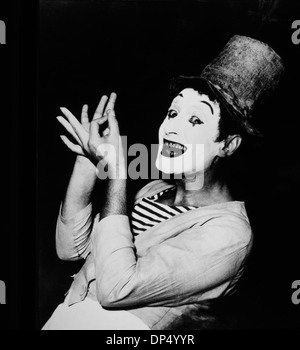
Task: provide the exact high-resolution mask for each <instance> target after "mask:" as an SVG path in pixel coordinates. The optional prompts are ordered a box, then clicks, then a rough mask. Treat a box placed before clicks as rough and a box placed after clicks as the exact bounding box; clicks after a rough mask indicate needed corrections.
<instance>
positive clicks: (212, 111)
mask: <svg viewBox="0 0 300 350" xmlns="http://www.w3.org/2000/svg"><path fill="white" fill-rule="evenodd" d="M178 96H180V97H183V95H182V93H180V94H178ZM200 102H202V103H205V104H206V105H207V106H208V107H209V108H210V110H211V113H212V114H214V110H213V108H212V106H211V105H210V104H209V103H208V102H206V101H200Z"/></svg>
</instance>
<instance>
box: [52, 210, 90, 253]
mask: <svg viewBox="0 0 300 350" xmlns="http://www.w3.org/2000/svg"><path fill="white" fill-rule="evenodd" d="M93 221H94V220H93V217H92V205H91V204H89V205H88V206H86V207H85V208H83V209H82V210H81V211H80V212H78V213H77V214H76V215H74V216H72V217H70V218H64V217H63V216H62V215H61V206H60V209H59V215H58V218H57V223H56V251H57V254H58V256H59V257H60V258H61V259H64V260H78V259H80V258H86V256H87V255H88V254H89V252H90V235H91V232H92V229H93Z"/></svg>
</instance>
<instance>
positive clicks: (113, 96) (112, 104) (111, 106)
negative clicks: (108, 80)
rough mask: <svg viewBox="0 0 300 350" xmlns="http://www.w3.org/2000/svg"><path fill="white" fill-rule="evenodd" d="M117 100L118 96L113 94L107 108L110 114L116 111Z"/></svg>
mask: <svg viewBox="0 0 300 350" xmlns="http://www.w3.org/2000/svg"><path fill="white" fill-rule="evenodd" d="M116 99H117V94H116V93H115V92H112V93H111V94H110V96H109V101H108V103H107V106H106V108H105V111H106V112H109V111H110V110H114V109H115V104H116Z"/></svg>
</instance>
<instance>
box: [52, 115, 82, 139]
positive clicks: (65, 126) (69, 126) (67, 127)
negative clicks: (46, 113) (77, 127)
mask: <svg viewBox="0 0 300 350" xmlns="http://www.w3.org/2000/svg"><path fill="white" fill-rule="evenodd" d="M56 119H57V120H58V121H59V122H60V124H62V126H63V127H64V128H65V129H66V130H67V131H68V133H69V134H71V135H72V136H73V137H74V139H75V140H76V141H77V143H78V144H79V145H80V146H82V143H81V141H80V139H79V137H78V136H77V134H76V132H75V131H74V129H73V128H72V126H71V125H70V123H68V122H67V121H66V119H65V118H63V117H60V116H59V117H56Z"/></svg>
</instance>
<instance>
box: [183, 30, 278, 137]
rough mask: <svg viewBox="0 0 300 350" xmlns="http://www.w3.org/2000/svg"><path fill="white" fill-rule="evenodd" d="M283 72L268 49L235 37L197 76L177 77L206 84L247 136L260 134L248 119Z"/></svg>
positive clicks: (259, 42) (263, 45)
mask: <svg viewBox="0 0 300 350" xmlns="http://www.w3.org/2000/svg"><path fill="white" fill-rule="evenodd" d="M283 73H284V64H283V61H282V59H281V58H280V57H279V56H278V54H277V53H276V52H275V51H274V50H273V49H272V48H271V47H269V46H268V45H267V44H265V43H263V42H261V41H258V40H255V39H252V38H249V37H246V36H240V35H235V36H233V37H232V38H231V39H230V40H229V42H228V43H227V44H226V45H225V47H224V49H223V50H222V51H221V53H220V54H219V55H218V56H217V57H216V58H215V59H214V60H213V61H212V62H211V63H209V64H208V65H207V66H206V67H205V68H204V69H203V71H202V73H201V74H200V76H194V77H179V78H180V79H188V80H190V79H200V80H204V81H206V83H207V84H208V85H209V87H210V88H211V90H212V91H213V92H214V94H215V95H216V97H217V99H218V101H219V102H220V103H221V104H223V105H224V106H225V108H226V109H227V110H228V112H229V114H230V115H231V116H232V117H233V118H234V119H235V120H236V122H237V123H238V124H239V125H240V126H241V127H242V128H243V129H244V130H245V131H246V132H247V133H248V134H251V135H261V133H260V132H259V131H258V130H257V129H256V128H255V127H254V126H253V125H251V123H250V119H251V118H252V117H253V113H254V110H255V109H256V107H257V106H258V105H259V104H261V103H262V102H263V101H264V100H265V99H266V98H267V97H268V96H269V95H270V93H272V92H273V91H274V90H275V88H276V86H277V85H278V83H279V80H280V78H281V77H282V75H283Z"/></svg>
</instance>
